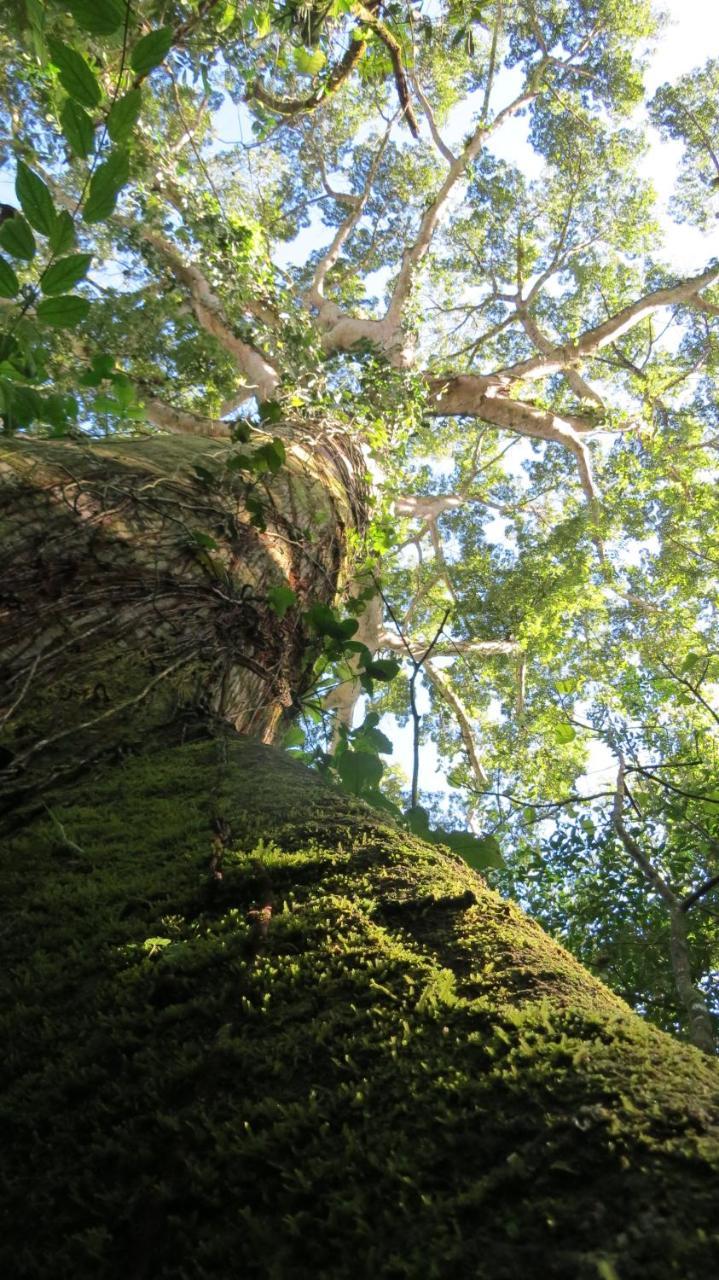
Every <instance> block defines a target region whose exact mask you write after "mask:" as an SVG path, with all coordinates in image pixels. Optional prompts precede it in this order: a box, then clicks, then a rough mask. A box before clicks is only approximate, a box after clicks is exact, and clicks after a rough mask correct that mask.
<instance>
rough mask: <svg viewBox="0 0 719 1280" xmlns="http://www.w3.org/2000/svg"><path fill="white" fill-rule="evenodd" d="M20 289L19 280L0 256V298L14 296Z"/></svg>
mask: <svg viewBox="0 0 719 1280" xmlns="http://www.w3.org/2000/svg"><path fill="white" fill-rule="evenodd" d="M19 289H20V281H19V280H18V278H17V276H16V275H15V272H14V271H13V269H12V267H11V266H10V263H9V262H6V261H5V259H4V258H0V298H14V297H15V295H16V294H17V293H18V291H19Z"/></svg>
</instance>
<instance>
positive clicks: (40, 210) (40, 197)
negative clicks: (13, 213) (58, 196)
mask: <svg viewBox="0 0 719 1280" xmlns="http://www.w3.org/2000/svg"><path fill="white" fill-rule="evenodd" d="M15 194H16V195H17V198H18V200H19V201H20V206H21V208H22V211H23V213H24V214H25V217H26V218H27V220H28V222H29V223H30V226H31V227H34V228H35V230H36V231H39V232H40V233H41V234H42V235H44V236H49V235H52V232H53V230H54V227H55V222H56V219H57V213H56V212H55V205H54V204H53V200H52V196H51V195H50V192H49V190H48V188H47V187H46V185H45V183H44V182H43V180H42V178H40V177H38V175H37V174H36V173H33V171H32V169H28V167H27V165H26V164H24V163H23V161H22V160H18V162H17V174H16V177H15Z"/></svg>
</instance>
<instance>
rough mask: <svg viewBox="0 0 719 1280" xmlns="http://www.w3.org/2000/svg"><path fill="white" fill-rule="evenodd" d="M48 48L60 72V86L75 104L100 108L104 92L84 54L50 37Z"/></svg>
mask: <svg viewBox="0 0 719 1280" xmlns="http://www.w3.org/2000/svg"><path fill="white" fill-rule="evenodd" d="M47 43H48V48H49V50H50V57H51V58H52V61H53V63H54V64H55V66H56V67H57V69H58V71H59V72H60V84H61V85H62V87H63V89H65V91H66V92H67V93H69V95H70V97H71V98H74V100H75V102H79V103H80V105H81V106H83V107H90V108H91V109H92V108H93V107H96V106H98V104H99V102H100V99H101V98H102V90H101V88H100V85H99V84H98V81H97V77H96V76H95V73H94V72H93V71H92V70H91V69H90V67H89V66H88V64H87V62H86V61H85V59H84V58H83V57H82V54H79V53H78V52H77V50H76V49H71V48H70V46H69V45H67V44H65V43H64V42H63V41H62V40H56V39H54V37H52V36H50V37H49V39H48V42H47Z"/></svg>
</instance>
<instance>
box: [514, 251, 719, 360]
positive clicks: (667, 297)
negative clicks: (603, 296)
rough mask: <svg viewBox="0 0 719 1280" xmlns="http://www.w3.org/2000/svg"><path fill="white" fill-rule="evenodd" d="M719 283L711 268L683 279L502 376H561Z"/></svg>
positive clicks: (717, 271) (717, 272)
mask: <svg viewBox="0 0 719 1280" xmlns="http://www.w3.org/2000/svg"><path fill="white" fill-rule="evenodd" d="M717 280H719V266H713V267H710V268H709V269H708V270H707V271H704V272H702V274H701V275H699V276H692V277H691V278H690V279H688V280H680V282H679V283H678V284H675V285H670V286H669V287H668V288H665V289H655V290H654V291H653V292H652V293H647V294H645V295H644V297H643V298H638V299H637V301H636V302H632V303H631V304H630V306H628V307H622V309H621V311H617V312H616V313H615V314H614V315H613V316H610V317H609V319H608V320H604V321H602V323H601V324H598V325H595V326H594V327H593V328H592V329H587V330H586V331H585V333H583V334H582V336H581V337H580V338H578V340H577V341H576V342H569V343H565V344H563V345H561V346H556V347H554V348H553V349H552V351H551V352H550V353H548V354H547V355H541V356H532V357H531V358H530V359H528V360H520V361H519V362H518V363H517V364H513V365H508V366H507V367H506V368H504V369H500V370H499V371H498V374H499V376H501V377H505V378H510V379H515V378H522V379H524V378H546V377H549V375H550V374H552V373H561V372H562V371H563V370H564V369H566V368H568V366H570V365H572V364H576V363H577V362H579V361H580V360H585V359H587V358H588V357H589V356H593V355H595V354H596V352H597V351H601V350H602V348H603V347H606V346H608V345H609V344H610V343H611V342H614V341H616V339H617V338H620V337H621V336H622V334H624V333H628V332H629V330H630V329H633V328H634V327H635V325H637V324H639V322H640V321H641V320H645V319H646V318H647V316H651V315H653V314H654V312H655V311H659V310H660V309H661V308H662V307H670V306H674V305H676V304H677V303H682V302H692V301H693V300H694V299H695V298H696V296H697V294H698V293H699V292H700V290H702V289H707V288H708V287H709V285H712V284H714V283H715V282H716V281H717Z"/></svg>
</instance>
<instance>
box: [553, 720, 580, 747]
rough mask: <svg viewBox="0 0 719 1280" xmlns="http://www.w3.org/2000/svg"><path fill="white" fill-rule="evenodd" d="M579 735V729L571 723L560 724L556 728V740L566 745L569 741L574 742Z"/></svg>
mask: <svg viewBox="0 0 719 1280" xmlns="http://www.w3.org/2000/svg"><path fill="white" fill-rule="evenodd" d="M576 736H577V731H576V729H575V728H573V727H572V725H571V724H558V725H557V727H556V729H555V730H554V740H555V742H558V743H560V745H564V744H565V743H567V742H573V741H574V739H575V738H576Z"/></svg>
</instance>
